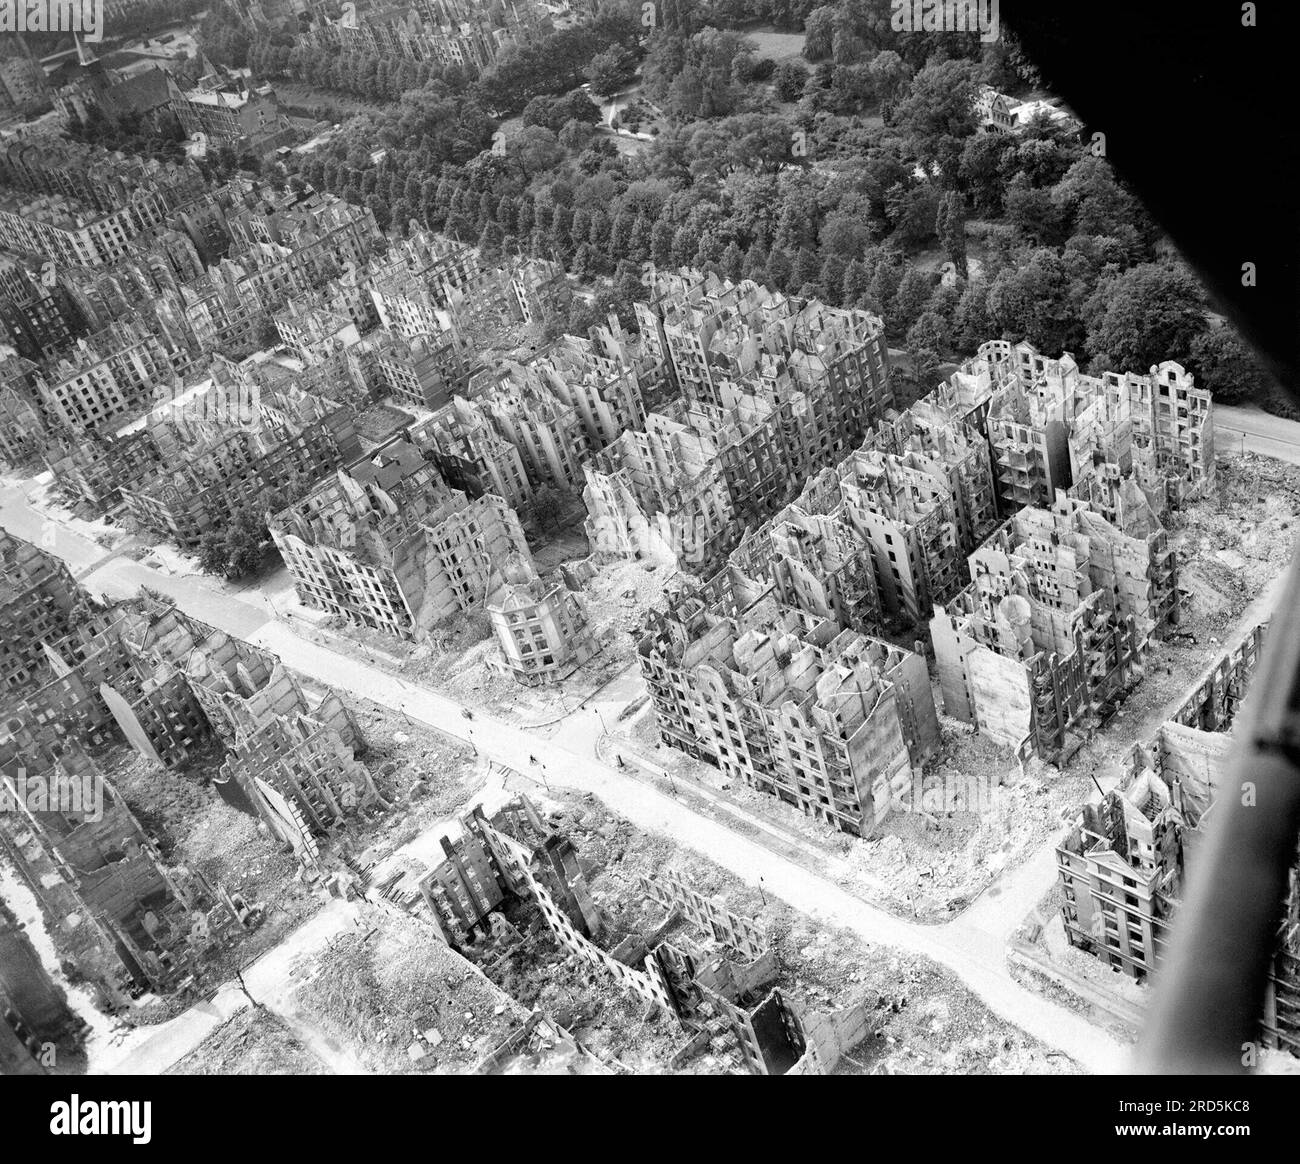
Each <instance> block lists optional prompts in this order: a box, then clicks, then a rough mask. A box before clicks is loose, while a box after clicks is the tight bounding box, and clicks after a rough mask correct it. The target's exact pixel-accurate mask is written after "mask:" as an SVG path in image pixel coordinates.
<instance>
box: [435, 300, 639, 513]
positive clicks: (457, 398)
mask: <svg viewBox="0 0 1300 1164" xmlns="http://www.w3.org/2000/svg"><path fill="white" fill-rule="evenodd" d="M653 376H654V370H653V369H649V370H647V369H646V367H645V365H644V362H642V361H640V360H639V359H638V356H637V353H636V352H635V351H634V350H633V348H632V345H631V341H630V340H629V338H628V336H627V335H626V333H624V332H623V331H622V329H621V328H619V327H618V326H617V321H616V320H615V321H613V323H611V325H610V326H598V327H594V328H592V333H591V335H590V336H588V337H579V336H564V337H562V338H561V339H560V340H559V341H557V342H555V343H552V344H549V345H547V346H546V347H545V348H544V349H542V350H541V351H540V352H538V353H537V354H536V355H534V356H533V357H531V358H530V359H529V360H527V361H526V362H522V363H521V362H516V361H504V362H502V363H501V364H499V365H497V366H496V367H494V368H492V369H482V370H481V371H479V372H477V373H476V374H475V375H474V376H473V377H471V378H470V379H469V381H468V382H467V384H466V387H465V389H464V392H463V394H462V393H459V392H458V393H456V394H455V395H453V397H452V398H451V400H450V401H449V402H448V403H446V404H445V405H444V406H443V407H442V408H440V409H439V410H438V411H437V412H436V413H435V414H434V415H433V416H432V417H430V418H428V419H427V420H424V421H422V422H421V423H420V424H418V425H416V426H415V427H414V428H413V429H412V430H411V433H412V439H413V440H415V441H416V442H417V443H419V444H421V445H423V446H424V447H426V448H427V449H429V451H430V454H431V455H432V456H433V458H434V461H435V463H436V464H437V465H438V467H439V469H440V470H441V471H442V474H443V477H444V479H445V480H446V481H447V483H448V484H450V485H452V486H453V487H454V488H457V489H462V490H464V491H465V492H466V493H468V494H469V495H470V496H472V497H473V496H480V495H482V494H484V493H494V494H496V495H497V496H499V497H501V498H503V499H504V500H505V501H506V502H507V503H508V504H509V505H510V506H511V507H512V508H514V509H516V510H519V511H521V512H524V511H526V510H527V509H528V507H529V505H530V499H531V497H532V494H533V492H534V491H535V490H536V489H538V488H539V487H542V486H552V487H556V488H560V489H579V488H581V487H582V482H583V474H584V466H585V464H586V462H587V461H588V460H589V459H590V458H591V456H592V454H593V453H598V452H599V451H600V450H602V449H604V448H606V447H607V446H608V445H610V444H611V443H612V442H614V441H615V440H616V439H617V438H618V437H619V434H620V433H626V432H635V431H637V430H639V429H640V428H641V426H642V425H643V424H644V423H645V405H644V402H643V398H642V387H641V386H642V384H643V382H645V381H647V380H651V379H653Z"/></svg>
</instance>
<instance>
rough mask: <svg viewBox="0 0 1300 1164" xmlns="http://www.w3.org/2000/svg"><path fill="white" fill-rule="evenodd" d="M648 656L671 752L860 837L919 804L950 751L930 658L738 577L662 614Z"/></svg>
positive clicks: (698, 591)
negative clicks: (918, 789)
mask: <svg viewBox="0 0 1300 1164" xmlns="http://www.w3.org/2000/svg"><path fill="white" fill-rule="evenodd" d="M637 650H638V662H639V665H640V667H641V672H642V674H643V675H644V676H645V680H646V686H647V688H648V690H649V693H650V700H651V703H652V705H653V707H654V715H655V724H656V726H657V728H658V730H659V734H660V737H661V738H662V739H663V740H664V741H665V742H666V743H668V744H669V745H670V746H672V747H676V748H679V749H680V750H682V751H684V752H687V753H688V754H690V755H692V756H695V757H696V758H697V759H702V760H705V761H707V762H709V763H711V764H714V765H716V766H717V767H719V768H721V769H722V771H723V772H725V773H726V774H727V775H729V776H731V777H733V778H735V779H738V780H741V781H743V782H744V783H745V784H747V785H749V786H751V787H753V788H756V789H758V790H760V791H763V792H767V793H770V794H772V795H774V796H777V797H778V798H780V799H781V800H783V801H785V802H786V803H787V804H790V805H793V806H795V807H797V808H799V809H800V810H801V811H803V812H804V813H806V814H808V815H809V816H813V817H816V818H818V819H820V820H823V821H825V822H826V823H827V824H830V825H832V826H833V827H835V828H838V829H840V830H842V831H844V832H847V833H851V834H853V835H856V836H869V835H871V834H872V833H873V832H874V831H875V830H876V828H877V827H878V826H879V825H880V823H881V822H882V821H884V819H885V818H886V817H887V816H888V815H889V814H890V812H892V811H893V810H894V809H895V808H896V807H898V806H900V805H906V804H908V803H910V797H911V795H912V792H913V786H914V779H913V777H914V765H915V766H916V768H917V769H919V766H920V764H921V762H922V760H923V759H924V757H925V756H926V755H928V754H929V753H930V752H931V750H932V749H933V748H935V747H936V746H937V744H938V737H939V725H938V718H937V716H936V714H935V708H934V699H933V695H932V693H931V690H930V680H929V676H928V673H927V671H926V665H925V661H924V659H923V658H922V657H921V656H919V655H915V654H913V653H912V652H910V651H906V650H902V649H901V648H899V647H896V646H893V645H892V644H890V643H886V642H884V641H883V640H880V639H875V638H871V637H869V636H867V635H862V634H859V633H857V632H854V631H846V630H842V629H841V628H840V626H839V624H838V623H836V622H833V621H832V620H831V619H829V618H823V617H818V616H816V615H813V614H809V613H807V612H805V611H803V610H797V609H795V608H792V607H789V606H785V605H783V604H782V603H780V602H778V601H777V600H776V599H775V597H774V596H773V594H772V590H771V587H770V586H769V585H764V584H762V583H758V582H754V581H752V580H750V579H747V578H744V577H743V575H741V574H740V573H739V571H735V570H730V569H729V570H728V571H725V572H723V573H722V574H719V575H718V576H717V577H715V578H714V579H713V580H712V581H711V582H710V583H709V584H708V585H707V586H705V587H702V588H697V587H693V586H688V587H686V588H685V589H683V590H682V591H681V592H679V593H678V594H677V595H675V596H674V597H673V598H672V599H671V600H670V601H669V603H668V605H667V609H666V610H663V611H656V612H652V613H651V615H650V616H649V619H648V622H647V627H646V631H645V634H644V636H643V637H642V639H641V641H640V643H639V644H638V648H637Z"/></svg>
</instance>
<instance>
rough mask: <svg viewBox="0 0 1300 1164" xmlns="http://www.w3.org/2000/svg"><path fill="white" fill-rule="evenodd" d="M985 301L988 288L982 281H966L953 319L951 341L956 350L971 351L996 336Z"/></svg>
mask: <svg viewBox="0 0 1300 1164" xmlns="http://www.w3.org/2000/svg"><path fill="white" fill-rule="evenodd" d="M987 301H988V288H987V287H986V286H984V284H983V283H968V284H967V285H966V289H965V290H964V291H963V292H962V293H961V299H960V300H959V301H958V303H957V313H956V317H955V319H954V320H953V342H954V343H955V344H956V347H957V350H958V351H960V352H970V353H973V352H974V351H975V350H976V349H977V348H978V347H979V346H980V344H982V343H984V342H985V341H986V340H991V339H996V338H998V337H997V336H996V335H995V334H994V330H993V320H992V319H990V318H989V311H988V302H987Z"/></svg>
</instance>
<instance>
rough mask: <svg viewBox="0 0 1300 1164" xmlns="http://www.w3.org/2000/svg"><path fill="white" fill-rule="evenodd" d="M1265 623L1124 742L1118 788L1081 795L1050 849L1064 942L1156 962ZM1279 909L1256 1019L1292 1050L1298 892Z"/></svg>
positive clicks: (1299, 1045) (1296, 1043)
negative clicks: (1138, 737) (1153, 728)
mask: <svg viewBox="0 0 1300 1164" xmlns="http://www.w3.org/2000/svg"><path fill="white" fill-rule="evenodd" d="M1265 631H1266V627H1265V626H1263V625H1261V626H1256V627H1254V628H1253V629H1252V630H1251V631H1249V632H1248V633H1247V634H1246V636H1245V637H1244V638H1243V639H1242V640H1240V641H1239V642H1237V643H1236V644H1235V645H1233V646H1232V647H1231V648H1229V650H1228V651H1227V652H1225V653H1224V654H1223V655H1222V656H1221V657H1220V658H1219V659H1218V660H1216V661H1215V662H1214V663H1213V664H1212V665H1211V667H1210V668H1209V670H1208V671H1207V672H1206V673H1205V674H1204V675H1203V676H1202V677H1201V680H1200V682H1199V683H1198V684H1197V687H1196V689H1195V690H1194V691H1192V692H1191V694H1189V695H1188V697H1187V699H1186V700H1184V702H1183V704H1182V705H1181V706H1180V707H1179V709H1178V710H1177V711H1176V712H1175V713H1174V716H1173V718H1171V719H1170V720H1168V721H1167V722H1166V723H1164V724H1163V725H1161V727H1160V728H1159V729H1158V730H1157V732H1156V734H1155V737H1154V738H1153V739H1151V740H1148V741H1146V742H1145V743H1139V744H1135V745H1134V746H1133V748H1132V749H1131V750H1130V752H1129V753H1128V755H1127V756H1126V757H1125V759H1124V762H1123V774H1122V778H1121V780H1120V783H1119V785H1118V787H1116V788H1115V789H1113V790H1112V791H1111V792H1110V793H1108V794H1107V795H1106V797H1105V798H1104V799H1103V800H1102V801H1101V803H1100V804H1096V805H1093V804H1089V805H1085V806H1084V808H1083V810H1082V812H1081V814H1080V815H1079V817H1078V818H1077V819H1076V821H1075V823H1074V826H1073V827H1072V828H1071V830H1070V832H1069V834H1068V835H1067V836H1066V838H1065V840H1064V841H1063V843H1062V844H1061V845H1060V846H1059V847H1058V848H1057V851H1056V861H1057V872H1058V874H1059V876H1060V881H1061V886H1062V889H1063V890H1064V894H1065V902H1064V905H1063V906H1062V921H1063V922H1064V925H1065V932H1066V935H1067V937H1068V938H1069V940H1070V943H1071V945H1074V946H1077V947H1078V948H1080V949H1083V950H1086V951H1088V952H1090V953H1092V954H1094V955H1096V956H1097V957H1098V958H1100V959H1101V960H1102V961H1103V962H1105V963H1106V964H1107V965H1109V966H1112V967H1114V968H1115V969H1118V970H1121V971H1123V973H1125V974H1127V975H1129V976H1130V977H1132V978H1137V979H1143V978H1145V977H1146V976H1147V975H1149V974H1151V973H1152V972H1154V971H1155V970H1157V969H1158V968H1159V967H1160V964H1161V962H1162V961H1163V960H1164V956H1165V952H1166V948H1167V946H1168V933H1169V927H1170V926H1171V925H1172V924H1173V922H1174V919H1175V917H1176V915H1177V913H1178V909H1179V907H1180V904H1181V899H1182V893H1183V888H1184V886H1185V884H1186V878H1187V872H1188V869H1189V868H1190V867H1191V865H1193V864H1194V863H1195V860H1196V848H1197V845H1198V844H1199V843H1200V837H1201V835H1202V834H1203V832H1204V829H1205V824H1206V822H1207V821H1208V819H1209V818H1210V816H1211V814H1212V813H1213V812H1214V810H1215V799H1216V796H1217V794H1218V791H1219V785H1220V783H1221V781H1222V778H1223V774H1224V766H1225V764H1226V763H1227V762H1228V758H1229V751H1230V744H1231V741H1230V737H1229V735H1228V732H1229V731H1230V730H1231V728H1232V724H1233V721H1234V718H1235V715H1236V712H1237V709H1238V708H1239V706H1240V704H1241V702H1242V699H1243V698H1244V696H1245V694H1246V690H1247V688H1248V687H1249V684H1250V680H1251V677H1252V675H1253V673H1254V670H1255V666H1256V664H1257V662H1258V659H1259V653H1260V650H1261V648H1262V645H1263V640H1264V636H1265ZM1292 882H1293V886H1292V891H1291V893H1290V894H1289V898H1288V902H1287V906H1286V909H1285V912H1284V916H1283V917H1282V918H1279V929H1278V940H1277V949H1276V953H1275V956H1274V962H1273V967H1272V973H1271V975H1270V982H1269V988H1268V993H1267V996H1266V999H1265V1006H1264V1013H1263V1015H1262V1016H1261V1028H1262V1033H1263V1036H1264V1041H1265V1043H1266V1044H1268V1045H1270V1046H1277V1047H1282V1048H1284V1049H1286V1050H1289V1051H1290V1052H1291V1053H1292V1054H1300V898H1298V897H1297V894H1296V892H1295V889H1294V884H1295V877H1294V875H1293V877H1292Z"/></svg>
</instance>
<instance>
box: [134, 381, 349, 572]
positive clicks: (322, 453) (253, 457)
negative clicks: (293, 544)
mask: <svg viewBox="0 0 1300 1164" xmlns="http://www.w3.org/2000/svg"><path fill="white" fill-rule="evenodd" d="M209 391H210V392H219V391H221V389H217V388H213V389H209ZM300 400H301V403H302V404H303V406H304V407H303V408H302V409H300V410H298V411H297V412H296V413H295V415H294V416H293V417H292V418H291V419H286V417H285V416H284V414H281V415H280V416H278V417H277V418H276V419H275V420H270V419H268V418H266V417H265V416H259V417H258V418H256V420H255V422H254V423H251V424H247V423H245V422H244V421H242V419H241V417H240V415H239V414H238V413H237V412H236V413H235V414H234V415H229V416H227V417H224V418H222V419H221V420H219V421H217V422H207V423H200V424H197V425H192V426H188V427H184V428H182V427H180V426H175V425H173V426H171V427H170V428H168V429H164V430H162V431H166V432H169V433H171V434H175V435H176V436H177V438H178V439H176V440H175V443H174V444H173V445H172V446H171V448H172V451H173V452H174V453H175V454H176V455H175V456H173V457H168V458H166V460H165V463H164V465H163V466H162V467H160V468H159V470H158V471H157V472H156V473H155V474H153V475H152V476H150V477H147V478H144V479H141V480H136V481H134V482H132V483H130V484H126V483H123V484H122V485H121V494H122V500H123V503H124V504H125V506H126V510H127V512H128V513H129V514H130V515H131V517H133V518H134V519H135V520H136V521H138V522H139V523H140V524H141V525H142V526H144V527H145V528H146V529H151V530H154V531H155V532H157V533H159V534H161V535H162V536H163V537H166V538H168V539H170V540H172V541H174V542H175V543H176V544H177V545H179V546H180V547H182V548H183V549H186V550H191V551H192V550H195V549H197V548H198V546H199V545H200V543H201V542H202V540H203V536H204V534H205V533H207V532H208V531H209V530H213V529H222V528H224V527H225V526H226V524H227V523H228V522H229V520H230V517H231V515H232V514H233V513H235V512H237V511H239V510H240V509H241V508H243V507H247V506H252V507H254V508H257V507H261V506H265V505H266V504H267V503H268V498H269V496H271V495H277V494H278V495H279V496H280V497H281V498H282V499H285V500H289V499H296V498H298V497H300V496H302V494H303V492H304V491H305V490H307V489H309V488H311V486H312V485H313V484H315V482H317V481H319V480H320V479H321V478H322V477H323V476H325V475H326V474H328V473H330V472H332V471H333V470H334V469H336V468H338V467H339V466H340V465H345V464H347V463H348V462H350V461H352V460H354V459H356V458H357V457H358V456H360V455H361V444H360V441H359V440H358V438H357V433H356V424H355V413H354V412H353V410H352V408H351V407H350V406H348V405H334V404H333V403H332V402H330V401H325V400H322V399H320V398H318V397H312V396H307V395H304V396H302V397H301V398H300ZM155 431H156V432H157V431H158V430H155ZM164 451H165V452H166V450H164Z"/></svg>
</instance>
